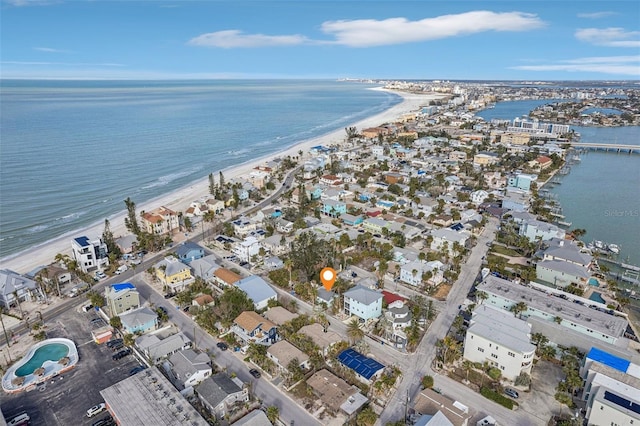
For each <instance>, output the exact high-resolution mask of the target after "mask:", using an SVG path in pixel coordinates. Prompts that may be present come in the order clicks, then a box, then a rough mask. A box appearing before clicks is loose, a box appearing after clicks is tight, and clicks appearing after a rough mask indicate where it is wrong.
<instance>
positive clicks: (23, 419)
mask: <svg viewBox="0 0 640 426" xmlns="http://www.w3.org/2000/svg"><path fill="white" fill-rule="evenodd" d="M29 420H31V418H30V417H29V415H28V414H27V413H22V414H19V415H17V416H16V417H14V418H13V419H11V420H9V421H8V422H7V426H20V425H26V424H28V422H29Z"/></svg>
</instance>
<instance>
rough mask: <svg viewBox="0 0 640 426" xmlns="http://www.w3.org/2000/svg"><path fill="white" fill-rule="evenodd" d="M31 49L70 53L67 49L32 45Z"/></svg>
mask: <svg viewBox="0 0 640 426" xmlns="http://www.w3.org/2000/svg"><path fill="white" fill-rule="evenodd" d="M33 50H37V51H39V52H47V53H70V52H69V51H68V50H62V49H54V48H52V47H34V48H33Z"/></svg>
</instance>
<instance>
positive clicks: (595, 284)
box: [589, 277, 600, 287]
mask: <svg viewBox="0 0 640 426" xmlns="http://www.w3.org/2000/svg"><path fill="white" fill-rule="evenodd" d="M589 285H590V286H593V287H600V283H599V282H598V280H597V279H595V278H593V277H591V278H589Z"/></svg>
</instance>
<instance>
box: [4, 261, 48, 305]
mask: <svg viewBox="0 0 640 426" xmlns="http://www.w3.org/2000/svg"><path fill="white" fill-rule="evenodd" d="M39 293H40V290H39V289H38V285H37V283H36V282H35V281H33V280H32V279H29V278H27V277H24V276H22V275H20V274H18V273H17V272H14V271H11V270H9V269H2V270H0V304H2V306H4V307H5V308H6V309H11V307H12V306H15V307H17V305H18V301H20V302H30V301H32V300H33V298H34V296H35V295H37V294H39Z"/></svg>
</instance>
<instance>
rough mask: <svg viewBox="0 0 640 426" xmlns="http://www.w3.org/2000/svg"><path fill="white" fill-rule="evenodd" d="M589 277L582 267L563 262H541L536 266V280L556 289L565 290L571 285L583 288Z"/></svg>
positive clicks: (585, 269) (586, 270) (587, 271)
mask: <svg viewBox="0 0 640 426" xmlns="http://www.w3.org/2000/svg"><path fill="white" fill-rule="evenodd" d="M590 276H591V274H590V273H589V270H588V269H587V268H585V267H584V266H582V265H576V264H575V263H571V262H565V261H563V260H543V261H541V262H538V263H537V264H536V278H537V279H538V280H539V281H542V282H546V283H549V284H551V285H553V286H554V287H556V288H558V287H560V288H565V287H567V286H569V285H570V284H572V283H573V284H575V285H577V286H579V287H584V286H585V285H586V284H587V280H588V279H589V277H590Z"/></svg>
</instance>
